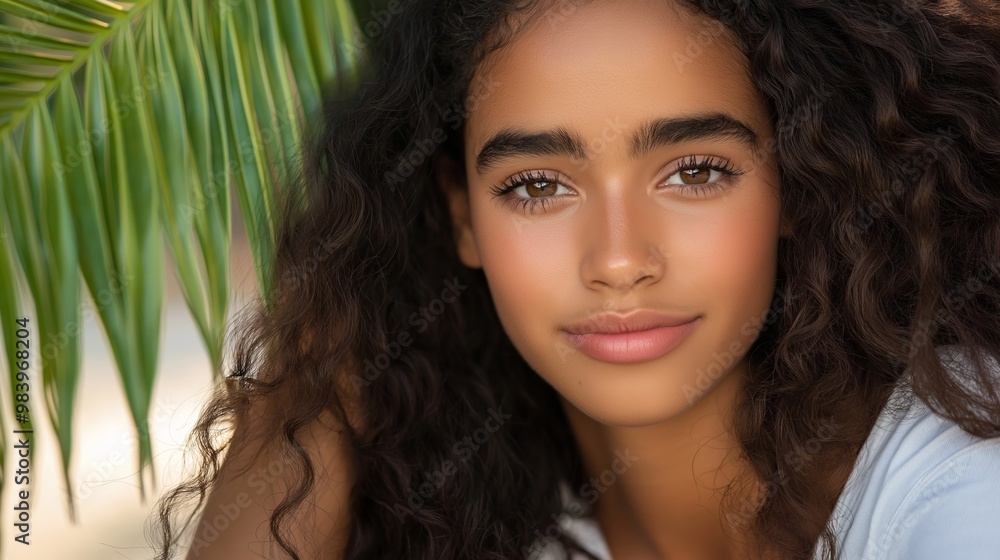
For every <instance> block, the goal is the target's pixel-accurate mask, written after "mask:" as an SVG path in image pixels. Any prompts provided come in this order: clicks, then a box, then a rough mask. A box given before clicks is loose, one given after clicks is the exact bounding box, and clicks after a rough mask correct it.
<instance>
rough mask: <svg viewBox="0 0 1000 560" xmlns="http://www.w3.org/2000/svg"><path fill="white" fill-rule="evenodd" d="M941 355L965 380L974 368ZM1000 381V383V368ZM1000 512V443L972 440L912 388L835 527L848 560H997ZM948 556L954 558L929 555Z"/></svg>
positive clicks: (949, 350)
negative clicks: (966, 372)
mask: <svg viewBox="0 0 1000 560" xmlns="http://www.w3.org/2000/svg"><path fill="white" fill-rule="evenodd" d="M939 353H940V354H941V355H942V360H943V361H944V362H945V363H946V365H947V367H949V368H957V369H954V371H956V372H958V373H961V371H962V369H961V368H963V367H964V365H967V361H964V359H963V357H962V354H961V353H959V352H957V351H956V349H955V348H954V347H942V348H941V349H939ZM996 374H997V376H998V378H1000V368H997V370H996ZM998 513H1000V438H988V439H983V438H979V437H976V436H974V435H972V434H969V433H968V432H966V431H964V430H963V429H962V428H961V427H960V426H959V425H957V424H956V423H955V422H953V421H951V420H949V419H947V418H945V417H943V416H940V415H938V414H937V413H936V412H935V411H934V410H932V409H931V408H930V407H929V406H928V405H927V404H926V403H924V402H923V401H921V400H919V399H917V398H916V397H915V396H914V395H913V394H912V392H911V391H910V390H909V387H908V386H907V385H906V384H905V383H904V384H901V385H900V386H899V387H898V388H897V390H896V391H895V392H894V393H893V395H892V397H891V398H890V402H889V403H888V404H887V406H886V408H885V409H883V411H882V414H881V415H880V416H879V419H878V421H877V422H876V424H875V426H874V428H873V429H872V432H871V434H870V435H869V438H868V440H867V441H866V442H865V445H864V447H863V448H862V451H861V453H860V454H859V456H858V459H857V461H856V464H855V467H854V470H853V472H852V473H851V476H850V478H849V480H848V483H847V485H846V486H845V490H844V492H843V493H842V495H841V497H840V499H839V501H838V503H837V506H836V508H835V510H834V514H833V517H832V519H831V525H832V529H833V532H834V534H835V535H836V537H837V541H838V548H839V549H840V557H841V558H845V559H846V558H851V559H859V560H896V559H899V560H902V559H904V558H905V559H907V560H913V559H922V558H928V559H929V558H941V557H945V558H969V559H977V560H978V559H980V558H983V559H985V558H987V557H988V558H990V559H991V560H996V558H998V557H1000V555H998V552H997V551H998V550H1000V541H997V539H998V538H1000V522H998V521H997V519H998V516H997V514H998ZM931 542H933V543H936V544H935V545H934V546H928V543H931ZM977 543H980V544H977ZM984 546H985V547H986V548H983V547H984ZM942 547H944V548H942ZM977 547H978V548H977ZM823 548H824V547H819V548H818V549H817V552H816V555H815V556H814V558H815V559H819V558H821V557H822V556H821V554H820V553H821V552H822V551H823ZM945 549H947V550H948V552H949V553H948V554H944V555H934V554H931V555H929V556H927V555H921V554H929V552H928V551H940V550H945ZM987 550H988V551H989V552H987ZM977 554H978V555H977ZM984 554H985V556H984Z"/></svg>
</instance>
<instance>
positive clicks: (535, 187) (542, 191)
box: [524, 181, 558, 197]
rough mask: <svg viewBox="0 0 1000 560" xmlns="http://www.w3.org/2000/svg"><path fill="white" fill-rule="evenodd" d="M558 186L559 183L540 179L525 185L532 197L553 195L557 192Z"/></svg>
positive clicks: (526, 190)
mask: <svg viewBox="0 0 1000 560" xmlns="http://www.w3.org/2000/svg"><path fill="white" fill-rule="evenodd" d="M539 185H545V187H544V188H539ZM557 188H558V184H556V183H553V182H551V181H538V182H535V183H527V184H525V185H524V191H525V192H526V193H527V194H528V196H531V197H544V196H551V195H553V194H555V192H556V189H557Z"/></svg>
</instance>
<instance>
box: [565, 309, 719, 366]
mask: <svg viewBox="0 0 1000 560" xmlns="http://www.w3.org/2000/svg"><path fill="white" fill-rule="evenodd" d="M700 322H701V316H700V315H698V316H693V317H691V316H689V317H681V316H675V315H667V314H664V313H661V312H658V311H654V310H650V309H640V310H637V311H633V312H630V313H627V314H618V313H602V314H599V315H593V316H591V317H589V318H588V319H586V320H584V321H582V322H579V323H574V324H573V325H569V326H567V327H564V328H563V329H562V330H563V332H564V333H565V335H566V338H567V339H568V340H569V343H570V344H572V345H573V346H574V347H575V348H576V349H577V350H579V351H580V352H582V353H583V354H586V355H587V356H590V357H591V358H593V359H595V360H599V361H602V362H609V363H616V364H627V363H636V362H645V361H648V360H653V359H656V358H659V357H661V356H664V355H666V354H668V353H669V352H670V351H672V350H673V349H674V348H676V347H677V346H679V345H680V344H681V343H682V342H684V340H685V339H686V338H687V337H688V335H689V334H690V333H691V331H692V330H694V327H695V326H697V324H698V323H700Z"/></svg>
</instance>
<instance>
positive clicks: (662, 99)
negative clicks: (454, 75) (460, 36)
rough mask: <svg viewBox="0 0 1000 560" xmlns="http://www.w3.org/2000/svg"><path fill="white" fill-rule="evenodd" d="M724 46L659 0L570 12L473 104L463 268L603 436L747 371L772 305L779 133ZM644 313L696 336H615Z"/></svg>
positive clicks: (547, 22)
mask: <svg viewBox="0 0 1000 560" xmlns="http://www.w3.org/2000/svg"><path fill="white" fill-rule="evenodd" d="M725 33H728V31H724V29H723V27H722V25H721V24H720V23H718V22H713V21H711V20H707V19H702V18H700V17H697V16H694V15H691V14H689V13H687V12H686V11H684V10H682V9H681V8H679V7H676V6H673V5H671V4H670V3H668V2H664V1H653V0H635V1H631V0H630V1H616V2H588V3H584V4H582V5H581V4H580V3H578V2H573V3H565V4H560V5H557V6H556V7H555V8H553V9H552V11H550V12H549V13H547V14H545V15H543V16H541V17H539V18H537V19H535V20H533V21H532V22H531V23H530V24H529V27H527V28H525V29H524V30H522V32H521V34H520V35H518V36H517V38H516V39H515V40H514V42H512V43H510V44H509V45H508V46H506V47H505V48H504V49H502V50H500V51H497V52H495V53H493V54H492V55H491V56H490V58H488V59H487V61H486V62H488V64H486V65H483V66H481V67H480V69H479V71H478V72H477V75H476V77H475V79H474V80H473V86H472V87H471V89H470V92H469V95H470V97H469V100H468V102H469V105H468V107H469V109H470V114H469V118H468V120H467V121H466V124H465V126H466V128H465V168H466V175H465V179H466V181H467V182H466V185H467V189H451V190H450V194H449V196H450V197H451V210H452V213H453V214H452V217H453V219H454V220H455V226H456V232H457V234H458V252H459V256H460V258H461V259H462V262H463V263H464V264H465V265H466V266H470V267H482V269H483V271H484V274H485V276H486V278H487V280H488V283H489V288H490V291H491V293H492V296H493V299H494V303H495V305H496V309H497V312H498V314H499V317H500V320H501V322H502V324H503V327H504V329H505V330H506V332H507V334H508V336H509V337H510V339H511V341H512V342H513V343H514V345H515V346H516V347H517V349H518V350H519V351H520V353H521V355H522V356H523V357H524V359H525V360H526V361H527V363H528V364H529V365H530V366H531V367H532V368H533V369H534V370H535V371H536V372H537V373H538V374H539V375H541V376H542V377H543V378H544V379H545V380H546V381H547V382H548V383H550V384H551V385H552V386H553V387H554V388H555V389H556V390H557V391H559V392H560V393H561V394H562V395H563V397H564V398H565V399H566V400H568V401H569V402H570V403H572V404H573V405H575V406H576V407H577V408H578V409H580V410H581V411H583V412H584V413H586V414H587V415H589V416H591V417H592V418H594V419H596V420H598V421H600V422H602V423H604V424H608V425H621V426H638V425H645V424H651V423H655V422H662V421H665V420H669V419H670V418H671V417H674V416H676V415H678V414H680V413H682V412H684V411H685V410H687V409H688V408H690V407H691V406H692V405H693V404H695V403H696V402H697V401H698V400H700V399H702V398H704V396H705V395H706V394H707V393H709V391H710V389H711V388H712V387H714V386H716V385H717V384H718V383H719V381H721V380H722V379H724V378H725V377H726V376H727V375H729V374H730V373H731V372H733V371H735V370H737V369H740V370H741V371H745V368H746V361H745V360H746V352H747V350H748V349H749V347H750V345H751V343H752V342H753V341H754V339H755V338H756V337H757V334H758V333H759V326H760V324H761V322H762V319H763V318H765V317H766V312H767V309H768V307H769V305H770V302H771V299H772V296H773V294H774V281H775V274H776V262H777V260H776V254H777V242H778V237H779V235H780V234H781V232H782V226H781V223H780V219H779V192H778V188H779V182H778V173H777V166H776V164H775V161H774V160H773V154H771V153H769V152H768V150H767V149H766V147H768V146H770V145H771V144H770V143H769V142H768V140H769V139H770V135H771V133H772V130H771V128H770V123H769V115H768V112H767V108H766V106H765V105H764V104H763V102H762V101H761V99H760V97H759V96H758V93H757V91H756V90H755V88H754V86H753V84H752V82H751V81H750V78H749V77H748V72H747V70H746V65H747V61H746V58H745V57H744V55H743V54H742V53H741V52H740V51H739V50H738V49H737V48H736V47H734V46H732V45H730V44H729V43H727V42H726V37H725V36H724V34H725ZM730 172H732V173H735V174H733V175H730V174H729V173H730ZM521 181H525V182H521ZM508 185H516V186H515V188H514V189H513V190H509V192H507V193H506V195H503V196H497V189H498V188H504V187H505V186H508ZM637 309H645V310H651V311H654V312H659V313H660V314H663V315H666V316H670V317H672V318H673V322H675V323H676V322H685V321H688V320H689V319H693V322H687V323H686V324H685V325H684V326H681V327H673V328H670V327H667V328H658V329H654V330H649V329H648V327H650V326H654V325H656V324H663V323H669V322H671V319H669V318H668V319H664V320H662V321H654V322H653V323H646V324H644V323H640V322H633V323H628V322H627V321H626V322H616V316H615V315H614V314H619V315H621V316H622V317H628V316H630V314H632V313H633V312H634V311H635V310H637ZM599 314H611V315H609V316H607V317H606V319H607V321H605V322H601V321H598V320H596V319H594V317H595V316H596V315H599ZM632 316H634V315H632ZM581 324H582V325H583V326H584V327H587V326H589V327H592V328H591V329H590V330H591V331H603V332H604V333H606V334H600V332H591V333H583V334H582V335H581V334H580V331H587V329H586V328H583V329H579V328H574V327H573V325H577V326H580V325H581ZM567 329H569V330H575V331H578V332H577V334H575V335H574V334H570V333H569V332H568V331H567ZM624 330H631V331H633V332H632V333H631V334H622V333H621V332H618V334H613V333H615V332H616V331H624ZM637 331H645V332H637ZM497 375H503V372H497Z"/></svg>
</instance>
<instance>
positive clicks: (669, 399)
mask: <svg viewBox="0 0 1000 560" xmlns="http://www.w3.org/2000/svg"><path fill="white" fill-rule="evenodd" d="M606 367H607V366H606ZM664 373H667V372H665V371H664V370H663V369H662V368H661V369H660V371H656V372H650V375H648V376H644V377H645V378H640V377H638V376H639V375H641V374H639V373H638V372H611V371H607V372H606V373H605V375H607V377H606V378H604V379H600V380H599V381H600V382H591V383H588V384H580V383H578V382H577V381H578V379H566V380H563V383H560V384H557V385H554V386H555V388H556V390H557V391H559V393H560V394H562V396H563V398H564V399H565V400H566V401H567V402H568V403H569V404H571V405H572V406H574V407H575V408H577V409H578V410H580V412H582V413H583V414H585V415H586V416H589V417H590V418H592V419H593V420H595V421H596V422H600V423H601V424H604V425H607V426H619V427H641V426H650V425H653V424H659V423H662V422H667V421H669V420H672V419H674V418H677V417H679V416H682V415H683V414H684V413H685V412H687V411H688V410H690V409H691V408H692V407H694V406H695V405H696V404H697V403H698V402H699V401H700V400H701V399H702V398H704V396H705V394H706V393H705V392H698V393H697V394H692V393H691V392H690V391H685V390H684V388H685V384H684V383H678V382H677V380H676V379H669V378H668V379H664V377H665V376H664ZM612 376H613V377H612ZM560 385H562V387H560ZM687 386H689V387H690V384H688V385H687ZM562 389H566V390H565V391H564V390H562Z"/></svg>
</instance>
